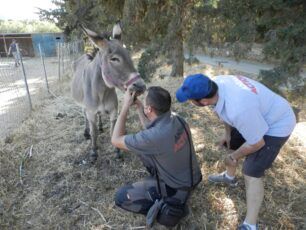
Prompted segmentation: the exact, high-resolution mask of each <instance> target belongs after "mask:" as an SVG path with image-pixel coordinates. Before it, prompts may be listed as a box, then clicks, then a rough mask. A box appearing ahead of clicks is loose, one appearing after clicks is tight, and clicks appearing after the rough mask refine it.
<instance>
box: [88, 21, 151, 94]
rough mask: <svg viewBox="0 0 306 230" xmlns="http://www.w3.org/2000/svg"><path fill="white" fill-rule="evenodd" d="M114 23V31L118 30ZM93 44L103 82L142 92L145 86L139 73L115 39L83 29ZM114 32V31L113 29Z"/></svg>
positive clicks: (118, 41) (126, 52) (128, 55)
mask: <svg viewBox="0 0 306 230" xmlns="http://www.w3.org/2000/svg"><path fill="white" fill-rule="evenodd" d="M117 27H118V25H117V24H116V25H115V27H114V28H116V33H117V32H118V28H117ZM84 30H85V32H86V34H87V35H88V36H89V37H90V38H91V40H92V41H93V42H94V44H95V45H96V46H97V47H98V48H99V52H98V53H97V55H96V57H95V59H96V58H97V60H98V63H99V65H100V67H101V72H102V77H103V80H104V82H105V84H106V85H107V86H108V87H110V88H113V87H117V88H119V89H121V90H122V91H125V90H129V91H132V92H133V91H136V92H138V93H142V92H144V91H145V89H146V86H145V83H144V81H143V79H142V78H141V77H140V75H139V73H138V72H137V71H136V69H135V67H134V64H133V61H132V59H131V56H130V54H129V52H128V51H127V49H125V48H124V47H123V45H122V43H121V42H120V40H117V39H111V40H109V37H108V35H106V36H105V34H106V33H105V34H97V33H95V32H93V31H91V30H88V29H84ZM113 32H114V31H113Z"/></svg>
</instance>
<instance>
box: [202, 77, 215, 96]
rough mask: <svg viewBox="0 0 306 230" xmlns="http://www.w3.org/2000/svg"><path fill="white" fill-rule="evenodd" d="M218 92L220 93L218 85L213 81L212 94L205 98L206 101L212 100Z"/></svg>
mask: <svg viewBox="0 0 306 230" xmlns="http://www.w3.org/2000/svg"><path fill="white" fill-rule="evenodd" d="M217 92H218V85H217V84H216V83H215V82H214V81H212V80H211V90H210V93H209V94H208V95H207V96H206V97H204V98H206V99H209V98H212V97H214V96H215V95H216V93H217Z"/></svg>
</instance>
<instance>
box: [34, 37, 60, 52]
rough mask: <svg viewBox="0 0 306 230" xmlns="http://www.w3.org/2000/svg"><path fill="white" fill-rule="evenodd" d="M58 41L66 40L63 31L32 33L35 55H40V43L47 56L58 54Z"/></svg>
mask: <svg viewBox="0 0 306 230" xmlns="http://www.w3.org/2000/svg"><path fill="white" fill-rule="evenodd" d="M58 42H64V36H63V34H61V33H45V34H32V43H33V48H34V52H35V56H37V57H39V56H40V55H39V48H38V45H39V44H40V46H41V49H42V52H43V53H44V55H45V56H46V57H52V56H56V48H57V43H58Z"/></svg>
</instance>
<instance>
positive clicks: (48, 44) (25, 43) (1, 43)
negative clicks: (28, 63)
mask: <svg viewBox="0 0 306 230" xmlns="http://www.w3.org/2000/svg"><path fill="white" fill-rule="evenodd" d="M13 39H16V41H17V43H18V44H19V48H20V49H21V53H22V55H23V56H28V57H35V56H36V57H39V48H38V46H39V44H40V46H41V48H42V50H43V52H44V54H45V56H48V57H50V56H56V44H57V43H58V42H64V40H65V39H64V35H63V33H6V34H4V33H2V34H0V57H6V56H7V52H8V50H9V46H10V44H11V43H12V40H13Z"/></svg>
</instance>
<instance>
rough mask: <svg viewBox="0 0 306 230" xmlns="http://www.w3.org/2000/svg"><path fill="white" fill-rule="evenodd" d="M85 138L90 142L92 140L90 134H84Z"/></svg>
mask: <svg viewBox="0 0 306 230" xmlns="http://www.w3.org/2000/svg"><path fill="white" fill-rule="evenodd" d="M84 137H85V139H86V140H89V139H90V134H89V133H88V132H86V131H85V132H84Z"/></svg>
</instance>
